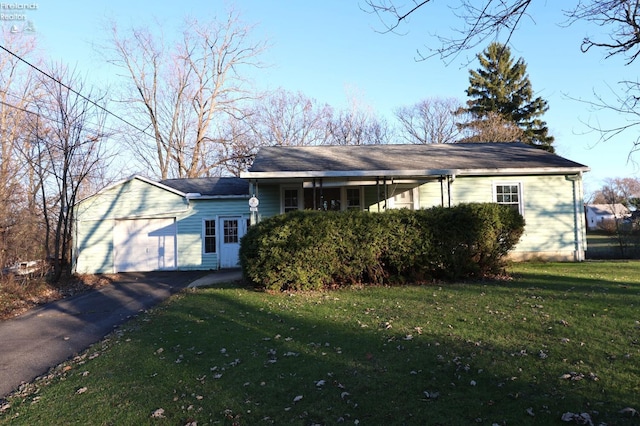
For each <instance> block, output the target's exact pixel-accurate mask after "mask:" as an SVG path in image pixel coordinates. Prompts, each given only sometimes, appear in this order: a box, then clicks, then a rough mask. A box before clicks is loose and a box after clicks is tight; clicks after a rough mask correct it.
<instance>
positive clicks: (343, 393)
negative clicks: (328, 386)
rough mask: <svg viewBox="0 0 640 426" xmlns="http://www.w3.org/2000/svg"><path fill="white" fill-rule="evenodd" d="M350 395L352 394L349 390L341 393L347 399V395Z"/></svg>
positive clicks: (341, 396)
mask: <svg viewBox="0 0 640 426" xmlns="http://www.w3.org/2000/svg"><path fill="white" fill-rule="evenodd" d="M349 395H351V394H350V393H349V392H342V393H341V394H340V398H342V399H345V398H346V397H348V396H349Z"/></svg>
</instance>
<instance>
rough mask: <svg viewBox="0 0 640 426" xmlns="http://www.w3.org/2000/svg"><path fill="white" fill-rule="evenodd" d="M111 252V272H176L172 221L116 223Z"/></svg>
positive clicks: (164, 219) (174, 225)
mask: <svg viewBox="0 0 640 426" xmlns="http://www.w3.org/2000/svg"><path fill="white" fill-rule="evenodd" d="M113 249H114V261H113V265H114V270H115V272H129V271H158V270H173V269H176V220H175V218H159V219H158V218H153V219H124V220H117V221H116V222H115V225H114V228H113Z"/></svg>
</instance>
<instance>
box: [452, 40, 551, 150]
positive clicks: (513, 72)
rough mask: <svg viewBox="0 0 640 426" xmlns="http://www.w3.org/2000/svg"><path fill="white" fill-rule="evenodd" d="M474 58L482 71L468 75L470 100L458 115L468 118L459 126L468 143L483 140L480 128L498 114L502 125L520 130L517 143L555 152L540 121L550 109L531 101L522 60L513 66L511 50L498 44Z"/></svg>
mask: <svg viewBox="0 0 640 426" xmlns="http://www.w3.org/2000/svg"><path fill="white" fill-rule="evenodd" d="M477 57H478V60H479V62H480V67H481V68H479V69H477V70H470V71H469V73H470V77H469V83H470V86H469V88H468V89H467V90H466V92H467V96H469V98H470V100H469V101H468V102H467V105H468V107H467V108H464V109H462V110H461V111H460V112H461V113H467V114H468V116H469V117H470V120H469V121H468V122H465V123H461V124H460V126H461V127H462V128H463V129H467V130H469V131H471V133H472V135H471V136H470V137H469V138H468V139H469V140H475V141H478V140H482V137H483V135H482V133H483V131H482V129H483V128H486V125H485V126H483V124H484V123H485V122H486V121H487V120H494V119H495V114H498V115H499V116H500V117H501V118H502V119H503V120H504V122H505V123H507V124H511V123H513V124H515V125H516V126H517V127H518V128H520V129H521V130H522V133H521V135H520V137H519V138H518V139H517V140H516V141H519V142H524V143H527V144H530V145H533V146H535V147H538V148H541V149H544V150H546V151H549V152H554V151H555V150H554V148H553V146H552V143H553V140H554V138H553V136H549V135H548V134H547V133H548V131H549V129H548V128H547V123H546V122H544V121H542V120H541V119H540V117H541V116H542V115H543V114H544V113H545V112H546V111H547V110H548V109H549V106H548V105H547V102H546V101H545V100H544V99H542V98H540V97H537V98H535V99H534V98H533V89H532V88H531V82H530V81H529V76H528V75H527V66H526V64H525V62H524V60H523V59H522V58H520V59H518V61H517V62H515V63H514V62H513V59H512V58H511V51H510V49H509V48H508V47H507V46H505V45H503V44H500V43H497V42H496V43H491V44H490V45H489V47H488V48H487V49H486V50H484V51H483V52H482V53H481V54H478V55H477ZM516 141H514V142H516ZM486 142H492V141H489V140H486Z"/></svg>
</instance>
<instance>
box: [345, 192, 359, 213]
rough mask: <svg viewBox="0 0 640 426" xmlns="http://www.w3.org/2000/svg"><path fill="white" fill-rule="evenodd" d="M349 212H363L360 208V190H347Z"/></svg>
mask: <svg viewBox="0 0 640 426" xmlns="http://www.w3.org/2000/svg"><path fill="white" fill-rule="evenodd" d="M347 210H362V208H361V207H360V188H347Z"/></svg>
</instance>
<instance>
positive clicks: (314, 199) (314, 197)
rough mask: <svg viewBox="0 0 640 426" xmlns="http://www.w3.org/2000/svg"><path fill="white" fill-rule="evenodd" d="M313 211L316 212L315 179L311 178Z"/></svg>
mask: <svg viewBox="0 0 640 426" xmlns="http://www.w3.org/2000/svg"><path fill="white" fill-rule="evenodd" d="M303 191H304V190H303ZM313 210H317V208H316V178H313Z"/></svg>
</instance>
